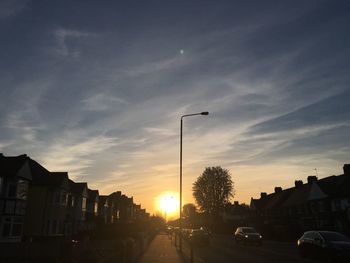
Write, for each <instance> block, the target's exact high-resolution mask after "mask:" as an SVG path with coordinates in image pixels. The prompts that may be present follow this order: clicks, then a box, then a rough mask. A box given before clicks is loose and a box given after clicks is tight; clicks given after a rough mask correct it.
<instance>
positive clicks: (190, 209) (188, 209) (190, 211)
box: [182, 203, 197, 218]
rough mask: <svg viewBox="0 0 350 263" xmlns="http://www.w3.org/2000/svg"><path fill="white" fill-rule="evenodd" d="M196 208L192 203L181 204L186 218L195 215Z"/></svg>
mask: <svg viewBox="0 0 350 263" xmlns="http://www.w3.org/2000/svg"><path fill="white" fill-rule="evenodd" d="M196 210H197V208H196V206H195V205H194V204H191V203H188V204H185V205H184V206H183V209H182V211H183V214H184V216H185V217H186V218H193V217H194V216H195V215H196V212H197V211H196Z"/></svg>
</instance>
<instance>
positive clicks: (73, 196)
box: [68, 179, 88, 234]
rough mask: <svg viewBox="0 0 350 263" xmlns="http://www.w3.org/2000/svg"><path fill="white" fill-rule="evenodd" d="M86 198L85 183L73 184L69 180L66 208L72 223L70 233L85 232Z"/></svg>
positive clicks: (86, 189)
mask: <svg viewBox="0 0 350 263" xmlns="http://www.w3.org/2000/svg"><path fill="white" fill-rule="evenodd" d="M87 198H88V186H87V183H86V182H83V183H75V182H73V181H72V180H70V179H69V194H68V208H69V212H68V213H69V218H70V220H71V222H72V230H73V231H72V232H73V233H74V234H76V233H78V232H79V231H85V230H87V225H86V209H87V207H86V205H87Z"/></svg>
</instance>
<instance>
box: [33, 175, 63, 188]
mask: <svg viewBox="0 0 350 263" xmlns="http://www.w3.org/2000/svg"><path fill="white" fill-rule="evenodd" d="M67 180H68V173H67V172H49V173H48V174H47V175H44V176H41V177H37V178H36V181H35V184H37V185H46V186H51V187H61V186H63V185H64V183H65V182H67Z"/></svg>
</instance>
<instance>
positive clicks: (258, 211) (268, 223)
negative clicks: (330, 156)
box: [250, 164, 350, 234]
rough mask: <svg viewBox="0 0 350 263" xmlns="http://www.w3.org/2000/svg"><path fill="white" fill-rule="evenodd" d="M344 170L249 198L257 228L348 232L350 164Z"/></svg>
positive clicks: (276, 188) (349, 222)
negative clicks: (337, 173)
mask: <svg viewBox="0 0 350 263" xmlns="http://www.w3.org/2000/svg"><path fill="white" fill-rule="evenodd" d="M343 170H344V173H343V174H341V175H338V176H336V175H332V176H329V177H325V178H322V179H318V178H317V177H316V176H309V177H308V178H307V182H306V183H303V182H302V181H301V180H296V181H295V186H294V187H292V188H288V189H285V190H283V189H282V188H281V187H275V191H274V193H270V194H267V193H261V196H260V198H259V199H253V198H252V199H251V203H250V208H251V209H252V210H253V211H254V217H255V220H256V222H260V223H257V224H260V227H261V228H265V229H266V228H268V229H270V230H271V231H277V232H278V231H279V230H281V229H284V230H288V231H292V232H294V233H298V232H302V231H305V230H310V229H322V230H335V231H339V232H343V233H346V234H350V165H349V164H345V165H344V167H343Z"/></svg>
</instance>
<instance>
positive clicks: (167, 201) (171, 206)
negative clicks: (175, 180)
mask: <svg viewBox="0 0 350 263" xmlns="http://www.w3.org/2000/svg"><path fill="white" fill-rule="evenodd" d="M159 208H160V210H161V211H162V212H166V213H168V214H171V213H174V212H176V211H177V210H178V209H179V201H178V200H177V198H176V197H175V196H174V195H172V194H170V193H165V194H162V195H161V196H160V198H159Z"/></svg>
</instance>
